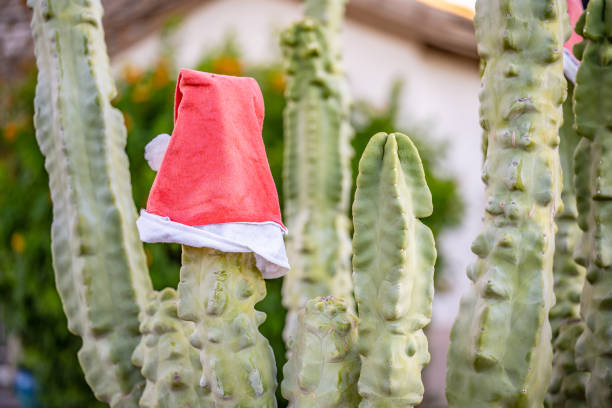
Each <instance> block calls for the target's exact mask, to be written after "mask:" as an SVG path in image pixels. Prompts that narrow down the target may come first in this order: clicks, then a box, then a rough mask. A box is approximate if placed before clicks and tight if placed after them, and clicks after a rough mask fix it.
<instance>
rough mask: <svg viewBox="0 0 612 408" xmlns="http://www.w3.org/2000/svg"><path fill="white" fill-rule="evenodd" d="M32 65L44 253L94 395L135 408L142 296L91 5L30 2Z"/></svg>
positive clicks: (122, 134) (116, 123)
mask: <svg viewBox="0 0 612 408" xmlns="http://www.w3.org/2000/svg"><path fill="white" fill-rule="evenodd" d="M29 5H30V6H31V7H32V8H33V18H32V31H33V34H34V41H35V51H36V61H37V65H38V68H39V73H38V85H37V88H36V99H35V107H36V113H35V117H34V123H35V125H36V137H37V140H38V144H39V146H40V149H41V151H42V152H43V154H44V155H45V167H46V169H47V172H48V173H49V186H50V190H51V198H52V200H53V226H52V231H51V235H52V253H53V267H54V270H55V278H56V285H57V288H58V291H59V293H60V297H61V299H62V304H63V307H64V311H65V313H66V316H67V317H68V327H69V329H70V331H71V332H73V333H75V334H77V335H79V336H80V337H81V338H82V340H83V346H82V348H81V350H80V351H79V361H80V363H81V366H82V368H83V371H84V373H85V379H86V380H87V382H88V383H89V385H90V386H91V388H92V389H93V391H94V393H95V395H96V397H97V398H98V399H100V400H101V401H105V402H108V403H110V405H111V406H112V407H137V406H138V399H139V398H140V394H141V392H142V386H143V385H144V379H143V377H142V376H141V374H140V372H139V370H138V369H137V368H136V367H134V366H133V365H132V364H131V363H130V357H131V355H132V352H133V351H134V349H135V347H136V345H137V344H138V341H139V337H140V336H139V334H138V326H139V320H138V316H139V313H140V311H141V310H144V308H145V306H146V303H147V295H148V293H150V291H151V290H152V286H151V281H150V279H149V275H148V272H147V267H146V261H145V256H144V251H143V248H142V244H141V242H140V239H139V237H138V232H137V231H136V223H135V221H136V209H135V207H134V203H133V202H132V198H131V186H130V174H129V171H128V162H127V156H126V155H125V152H124V146H125V142H126V131H125V126H124V124H123V118H122V116H121V113H120V112H119V111H117V110H116V109H114V108H113V107H112V106H111V104H110V100H111V99H112V98H113V97H114V95H115V88H114V84H113V80H112V78H111V73H110V69H109V63H108V56H107V54H106V47H105V44H104V34H103V31H102V23H101V16H102V6H101V4H100V1H97V0H91V1H84V0H30V1H29Z"/></svg>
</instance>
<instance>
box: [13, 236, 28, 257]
mask: <svg viewBox="0 0 612 408" xmlns="http://www.w3.org/2000/svg"><path fill="white" fill-rule="evenodd" d="M25 246H26V241H25V238H24V237H23V235H21V234H20V233H18V232H15V233H14V234H13V235H12V236H11V248H12V249H13V252H16V253H18V254H21V253H23V251H24V250H25Z"/></svg>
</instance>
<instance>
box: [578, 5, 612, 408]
mask: <svg viewBox="0 0 612 408" xmlns="http://www.w3.org/2000/svg"><path fill="white" fill-rule="evenodd" d="M576 29H577V31H578V32H579V33H582V35H583V37H584V41H583V43H582V45H581V46H580V47H579V49H578V52H579V54H581V55H579V56H580V57H581V60H582V64H581V66H580V69H579V70H578V74H577V77H576V90H575V94H574V112H575V114H576V129H577V131H578V134H580V135H581V136H582V137H583V139H582V140H581V142H580V146H579V151H577V152H576V161H575V166H576V186H577V188H578V186H580V188H581V191H578V200H579V201H578V204H579V212H580V218H579V221H580V227H581V228H582V230H583V231H584V234H583V237H582V241H581V249H580V254H579V255H582V256H579V260H580V261H581V262H582V263H584V264H585V265H586V267H587V274H586V280H585V284H584V289H583V292H582V298H581V310H580V311H581V314H582V317H583V320H584V322H585V328H584V332H583V333H582V334H581V336H580V338H579V339H578V342H577V345H576V361H577V363H578V366H579V367H580V368H583V369H586V370H588V371H589V372H590V377H589V380H588V382H587V386H586V399H587V405H588V406H589V407H608V406H612V329H611V327H612V130H611V129H612V109H611V106H610V101H611V100H612V82H611V81H610V80H611V78H612V45H611V41H612V4H611V3H610V1H604V0H592V1H591V2H590V3H589V5H588V8H587V11H586V12H585V14H583V16H582V19H581V21H580V22H579V24H578V25H577V27H576Z"/></svg>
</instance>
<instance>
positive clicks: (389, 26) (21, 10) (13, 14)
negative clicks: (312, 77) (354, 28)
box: [0, 0, 476, 78]
mask: <svg viewBox="0 0 612 408" xmlns="http://www.w3.org/2000/svg"><path fill="white" fill-rule="evenodd" d="M205 1H212V0H172V1H168V0H102V4H103V6H104V13H105V14H104V19H103V24H104V28H105V32H106V42H107V44H108V50H109V53H110V54H111V55H113V54H116V53H117V52H119V51H121V50H123V49H125V48H126V47H128V46H130V45H131V44H133V43H135V42H136V41H138V40H139V39H140V38H143V37H144V36H145V35H147V34H149V33H150V32H152V31H154V30H156V29H159V28H160V27H161V26H162V25H163V23H164V22H165V21H166V20H167V19H168V17H169V16H170V15H172V14H181V13H184V12H186V11H188V10H190V9H192V8H195V7H197V6H199V5H201V4H202V3H204V2H205ZM216 1H220V0H216ZM245 1H247V0H245ZM428 1H431V0H428ZM347 15H348V17H349V18H351V19H353V20H354V21H357V22H360V23H363V24H365V25H368V26H371V27H373V28H375V29H377V30H380V31H384V32H388V33H391V34H393V35H396V36H399V37H401V38H406V39H411V40H416V41H419V42H423V43H426V44H428V45H431V46H433V47H435V48H439V49H442V50H445V51H449V52H452V53H456V54H460V55H463V56H467V57H471V58H476V41H475V39H474V30H473V26H472V21H471V19H469V18H466V17H465V16H461V15H457V14H455V13H451V12H448V11H446V10H441V9H439V8H436V7H431V6H430V5H428V4H427V1H425V2H421V1H417V0H350V1H349V3H348V6H347ZM30 18H31V11H30V9H29V8H28V7H27V6H26V0H1V1H0V61H1V62H2V63H0V78H2V77H5V78H7V77H10V76H11V75H13V74H14V73H16V72H18V71H19V70H20V69H21V68H22V67H23V66H25V65H27V64H29V63H31V61H32V59H33V53H32V38H31V35H30Z"/></svg>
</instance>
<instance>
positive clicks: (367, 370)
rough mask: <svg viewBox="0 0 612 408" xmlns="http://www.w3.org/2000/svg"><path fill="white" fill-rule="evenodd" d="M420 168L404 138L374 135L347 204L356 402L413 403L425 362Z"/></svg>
mask: <svg viewBox="0 0 612 408" xmlns="http://www.w3.org/2000/svg"><path fill="white" fill-rule="evenodd" d="M432 209H433V207H432V202H431V193H430V191H429V188H428V187H427V184H426V182H425V175H424V172H423V166H422V164H421V160H420V158H419V155H418V152H417V150H416V148H415V147H414V145H413V144H412V142H411V141H410V139H409V138H408V137H407V136H405V135H402V134H399V133H396V134H390V135H387V134H385V133H379V134H376V135H375V136H373V137H372V139H371V140H370V142H369V143H368V145H367V147H366V149H365V151H364V153H363V156H362V157H361V161H360V162H359V175H358V177H357V192H356V193H355V202H354V204H353V222H354V225H355V235H354V238H353V252H354V254H355V255H354V257H353V271H354V272H353V273H354V279H355V298H356V299H357V304H358V309H359V340H358V350H359V353H360V354H361V356H362V360H361V361H362V367H361V374H360V378H359V393H360V394H361V396H362V397H363V400H362V402H361V404H360V405H359V406H360V407H361V408H367V407H397V408H399V407H412V406H414V405H417V404H418V403H419V402H420V401H421V400H422V398H423V383H422V381H421V370H422V368H423V366H424V365H425V364H427V363H428V362H429V352H428V351H427V338H426V337H425V334H424V333H423V327H425V326H426V325H427V324H428V323H429V321H430V318H431V307H432V300H433V291H434V289H433V273H434V263H435V260H436V249H435V244H434V239H433V235H432V233H431V231H430V230H429V228H427V227H426V226H425V225H424V224H423V223H421V221H419V220H418V218H422V217H427V216H429V215H430V214H431V212H432Z"/></svg>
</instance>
